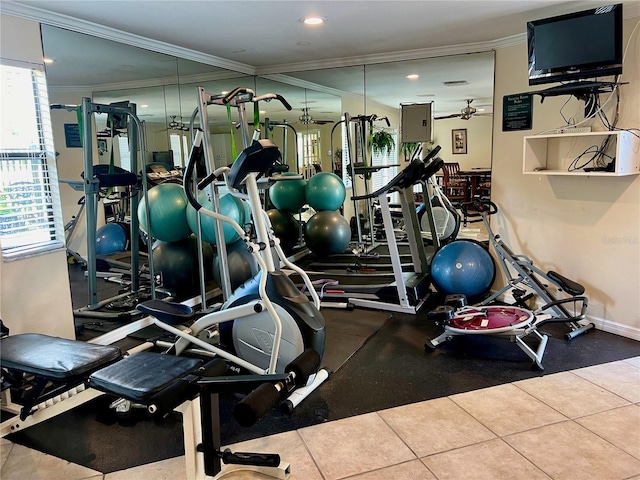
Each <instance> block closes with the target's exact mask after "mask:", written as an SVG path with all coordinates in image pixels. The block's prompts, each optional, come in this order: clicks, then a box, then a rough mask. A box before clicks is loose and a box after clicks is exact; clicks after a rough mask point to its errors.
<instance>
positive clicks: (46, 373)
mask: <svg viewBox="0 0 640 480" xmlns="http://www.w3.org/2000/svg"><path fill="white" fill-rule="evenodd" d="M121 357H122V352H121V351H120V349H119V348H118V347H115V346H112V345H96V344H93V343H87V342H80V341H78V340H67V339H65V338H59V337H52V336H49V335H42V334H39V333H23V334H19V335H13V336H9V337H5V338H3V339H2V340H1V341H0V364H2V368H10V369H14V370H18V371H21V372H25V373H30V374H33V375H36V376H38V377H43V378H48V379H52V380H58V381H60V380H62V381H65V380H69V379H72V378H76V377H82V376H87V377H88V376H89V375H90V374H91V372H93V371H94V370H97V369H98V368H100V367H103V366H106V365H108V364H110V363H112V362H115V361H116V360H118V359H120V358H121Z"/></svg>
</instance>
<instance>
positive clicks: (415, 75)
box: [407, 73, 420, 80]
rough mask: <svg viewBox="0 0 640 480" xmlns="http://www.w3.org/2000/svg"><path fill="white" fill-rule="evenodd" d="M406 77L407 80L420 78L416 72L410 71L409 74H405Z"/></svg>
mask: <svg viewBox="0 0 640 480" xmlns="http://www.w3.org/2000/svg"><path fill="white" fill-rule="evenodd" d="M407 78H408V79H409V80H417V79H419V78H420V75H418V74H417V73H412V74H411V75H407Z"/></svg>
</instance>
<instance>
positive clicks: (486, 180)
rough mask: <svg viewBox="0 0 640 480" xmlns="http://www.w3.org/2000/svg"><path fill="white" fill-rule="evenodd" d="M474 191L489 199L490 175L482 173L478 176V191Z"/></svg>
mask: <svg viewBox="0 0 640 480" xmlns="http://www.w3.org/2000/svg"><path fill="white" fill-rule="evenodd" d="M476 193H477V194H478V195H479V196H480V198H482V199H489V198H490V197H491V175H483V176H482V177H480V182H479V183H478V191H477V192H476Z"/></svg>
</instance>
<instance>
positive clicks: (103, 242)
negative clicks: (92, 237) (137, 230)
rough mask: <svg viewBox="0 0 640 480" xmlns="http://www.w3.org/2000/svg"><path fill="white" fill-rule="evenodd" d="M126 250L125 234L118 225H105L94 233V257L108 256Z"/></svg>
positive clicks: (122, 228) (122, 227)
mask: <svg viewBox="0 0 640 480" xmlns="http://www.w3.org/2000/svg"><path fill="white" fill-rule="evenodd" d="M126 249H127V232H126V230H125V229H124V226H122V225H120V224H119V223H107V224H106V225H103V226H102V227H100V228H99V229H98V231H97V232H96V255H110V254H112V253H116V252H124V251H125V250H126Z"/></svg>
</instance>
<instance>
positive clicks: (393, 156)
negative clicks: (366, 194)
mask: <svg viewBox="0 0 640 480" xmlns="http://www.w3.org/2000/svg"><path fill="white" fill-rule="evenodd" d="M393 140H394V147H393V149H392V150H391V152H385V153H383V154H376V153H372V154H371V165H372V166H376V165H395V164H397V163H398V135H397V134H394V135H393ZM397 173H398V167H389V168H382V169H380V170H378V171H377V172H375V173H373V174H372V175H371V191H372V192H375V191H376V190H378V189H380V188H382V187H384V186H385V185H386V184H387V183H389V182H390V181H391V179H393V177H395V176H396V174H397Z"/></svg>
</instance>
